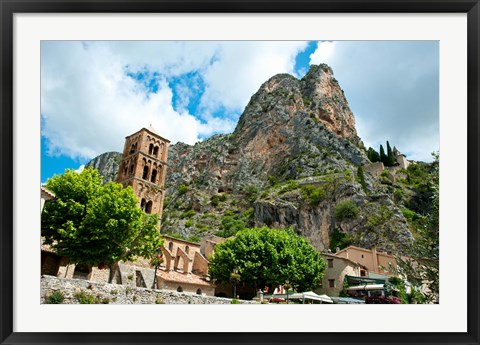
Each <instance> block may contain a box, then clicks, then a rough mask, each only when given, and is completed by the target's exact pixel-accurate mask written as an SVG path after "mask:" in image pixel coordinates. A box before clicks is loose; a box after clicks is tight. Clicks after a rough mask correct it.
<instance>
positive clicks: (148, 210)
mask: <svg viewBox="0 0 480 345" xmlns="http://www.w3.org/2000/svg"><path fill="white" fill-rule="evenodd" d="M152 205H153V202H152V201H151V200H150V201H149V202H147V204H146V205H145V213H152Z"/></svg>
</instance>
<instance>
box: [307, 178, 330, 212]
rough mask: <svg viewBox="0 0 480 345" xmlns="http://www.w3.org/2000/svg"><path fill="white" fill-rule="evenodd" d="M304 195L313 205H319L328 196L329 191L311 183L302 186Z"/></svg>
mask: <svg viewBox="0 0 480 345" xmlns="http://www.w3.org/2000/svg"><path fill="white" fill-rule="evenodd" d="M301 190H302V195H303V197H304V198H305V200H306V201H307V202H308V203H309V204H310V205H311V206H313V207H316V206H318V205H319V204H320V203H321V202H322V201H323V200H325V198H326V197H327V191H326V190H325V189H324V188H322V187H315V186H313V185H311V184H308V185H305V186H303V187H302V189H301Z"/></svg>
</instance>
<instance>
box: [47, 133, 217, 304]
mask: <svg viewBox="0 0 480 345" xmlns="http://www.w3.org/2000/svg"><path fill="white" fill-rule="evenodd" d="M169 144H170V141H169V140H167V139H165V138H162V137H161V136H160V135H159V134H158V133H157V132H156V131H155V130H154V129H153V128H152V127H151V126H150V127H149V128H142V129H141V130H139V131H138V132H135V133H133V134H132V135H129V136H127V137H126V138H125V145H124V149H123V155H122V160H121V161H120V166H119V171H118V176H117V182H118V183H121V184H122V185H123V186H124V187H126V186H132V188H133V190H134V192H135V195H136V196H137V198H138V207H140V208H141V209H142V210H144V211H145V212H146V213H151V214H156V215H157V216H158V224H159V227H160V220H161V217H162V210H163V201H164V196H165V190H164V184H165V177H166V167H167V166H166V161H167V156H168V147H169ZM53 198H54V195H53V193H51V192H50V191H48V190H47V189H46V188H44V187H41V200H42V209H43V205H44V203H45V201H46V200H51V199H53ZM163 238H164V241H165V243H164V246H163V247H162V248H160V249H161V251H162V253H163V263H162V264H161V265H160V266H159V267H158V269H157V271H156V276H155V270H154V268H152V267H151V265H150V264H149V262H148V261H146V260H144V259H142V258H140V259H139V260H138V261H136V262H128V263H125V262H123V263H119V265H118V270H117V272H115V275H114V281H115V282H116V283H118V284H123V285H128V286H136V287H148V288H150V287H152V286H154V283H155V285H156V287H157V288H159V289H169V290H176V291H179V292H190V293H196V294H205V295H209V296H213V295H214V292H215V288H214V285H213V284H212V283H211V282H210V281H209V277H208V260H207V259H206V256H210V255H211V253H212V252H213V250H214V247H215V243H218V242H220V241H221V239H220V238H216V239H208V240H205V241H204V243H203V244H198V243H193V242H188V241H185V240H181V239H177V238H174V237H170V236H163ZM202 252H203V253H202ZM41 254H42V255H41V257H42V260H41V273H42V274H48V275H54V276H57V277H62V278H77V279H87V280H92V281H96V282H107V281H108V276H109V270H108V269H100V268H97V267H88V266H85V265H75V264H73V263H71V262H70V261H69V260H68V258H65V257H60V256H58V255H56V254H55V253H54V252H53V251H52V250H51V249H50V248H49V247H48V246H46V245H44V244H43V243H42V245H41ZM155 280H156V281H155Z"/></svg>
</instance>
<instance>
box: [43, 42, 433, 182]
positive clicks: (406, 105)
mask: <svg viewBox="0 0 480 345" xmlns="http://www.w3.org/2000/svg"><path fill="white" fill-rule="evenodd" d="M438 49H439V46H438V42H436V41H338V42H337V41H319V42H316V41H315V42H304V41H292V42H289V41H227V42H220V41H192V42H189V41H180V42H175V41H168V42H167V41H165V42H162V41H158V42H153V41H149V42H141V41H112V42H110V41H91V42H81V41H42V45H41V127H42V133H41V159H42V167H41V169H42V172H41V178H42V182H45V181H46V180H47V179H48V178H49V177H51V176H53V174H56V173H63V172H64V170H65V169H66V168H70V169H81V166H82V165H83V164H85V163H87V162H88V161H89V160H90V159H92V158H94V157H95V156H97V155H99V154H101V153H103V152H107V151H119V152H120V151H122V149H123V141H124V138H125V136H127V135H129V134H131V133H133V132H135V131H137V130H138V129H140V128H142V127H147V126H149V125H150V124H152V126H153V127H154V128H155V129H156V130H157V131H158V132H159V133H160V134H161V135H162V136H164V137H166V138H168V139H170V140H171V141H172V143H176V142H178V141H182V142H185V143H188V144H194V143H195V142H197V141H199V140H204V139H205V138H208V137H210V136H211V135H213V134H216V133H230V132H232V131H233V129H234V128H235V125H236V123H237V120H238V118H239V116H240V115H241V113H242V111H243V109H244V107H245V106H246V105H247V103H248V101H249V99H250V97H251V96H252V95H253V94H254V93H255V92H256V91H257V90H258V88H259V87H260V85H261V84H262V83H263V82H264V81H266V80H267V79H268V78H270V77H271V76H273V75H275V74H277V73H290V74H292V75H295V76H296V77H298V78H301V77H302V76H303V75H304V74H305V73H306V72H307V71H308V69H309V67H310V65H311V64H318V63H327V64H329V65H330V66H331V67H332V68H333V72H334V75H335V78H336V79H337V80H338V81H339V83H340V85H341V87H342V88H343V90H344V91H345V95H346V97H347V100H348V102H349V105H350V108H351V110H352V111H353V113H354V115H355V119H356V127H357V131H358V133H359V136H360V137H361V138H362V140H363V141H364V143H365V144H366V146H367V147H368V146H372V147H374V148H375V149H377V150H378V146H379V145H380V144H382V143H383V144H384V146H385V141H386V140H389V142H390V143H391V144H392V145H395V146H397V148H398V149H399V150H400V151H402V152H403V153H405V154H406V155H407V157H408V158H410V159H414V160H424V161H427V160H430V158H431V156H430V153H431V152H432V151H436V150H438V147H439V133H438V126H439V119H438V114H439V99H438V88H439V83H438V78H439V69H438V67H439V65H438V64H439V55H438V54H439V52H438Z"/></svg>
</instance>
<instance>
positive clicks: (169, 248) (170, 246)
mask: <svg viewBox="0 0 480 345" xmlns="http://www.w3.org/2000/svg"><path fill="white" fill-rule="evenodd" d="M168 250H169V251H172V250H173V242H170V243H169V244H168Z"/></svg>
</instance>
